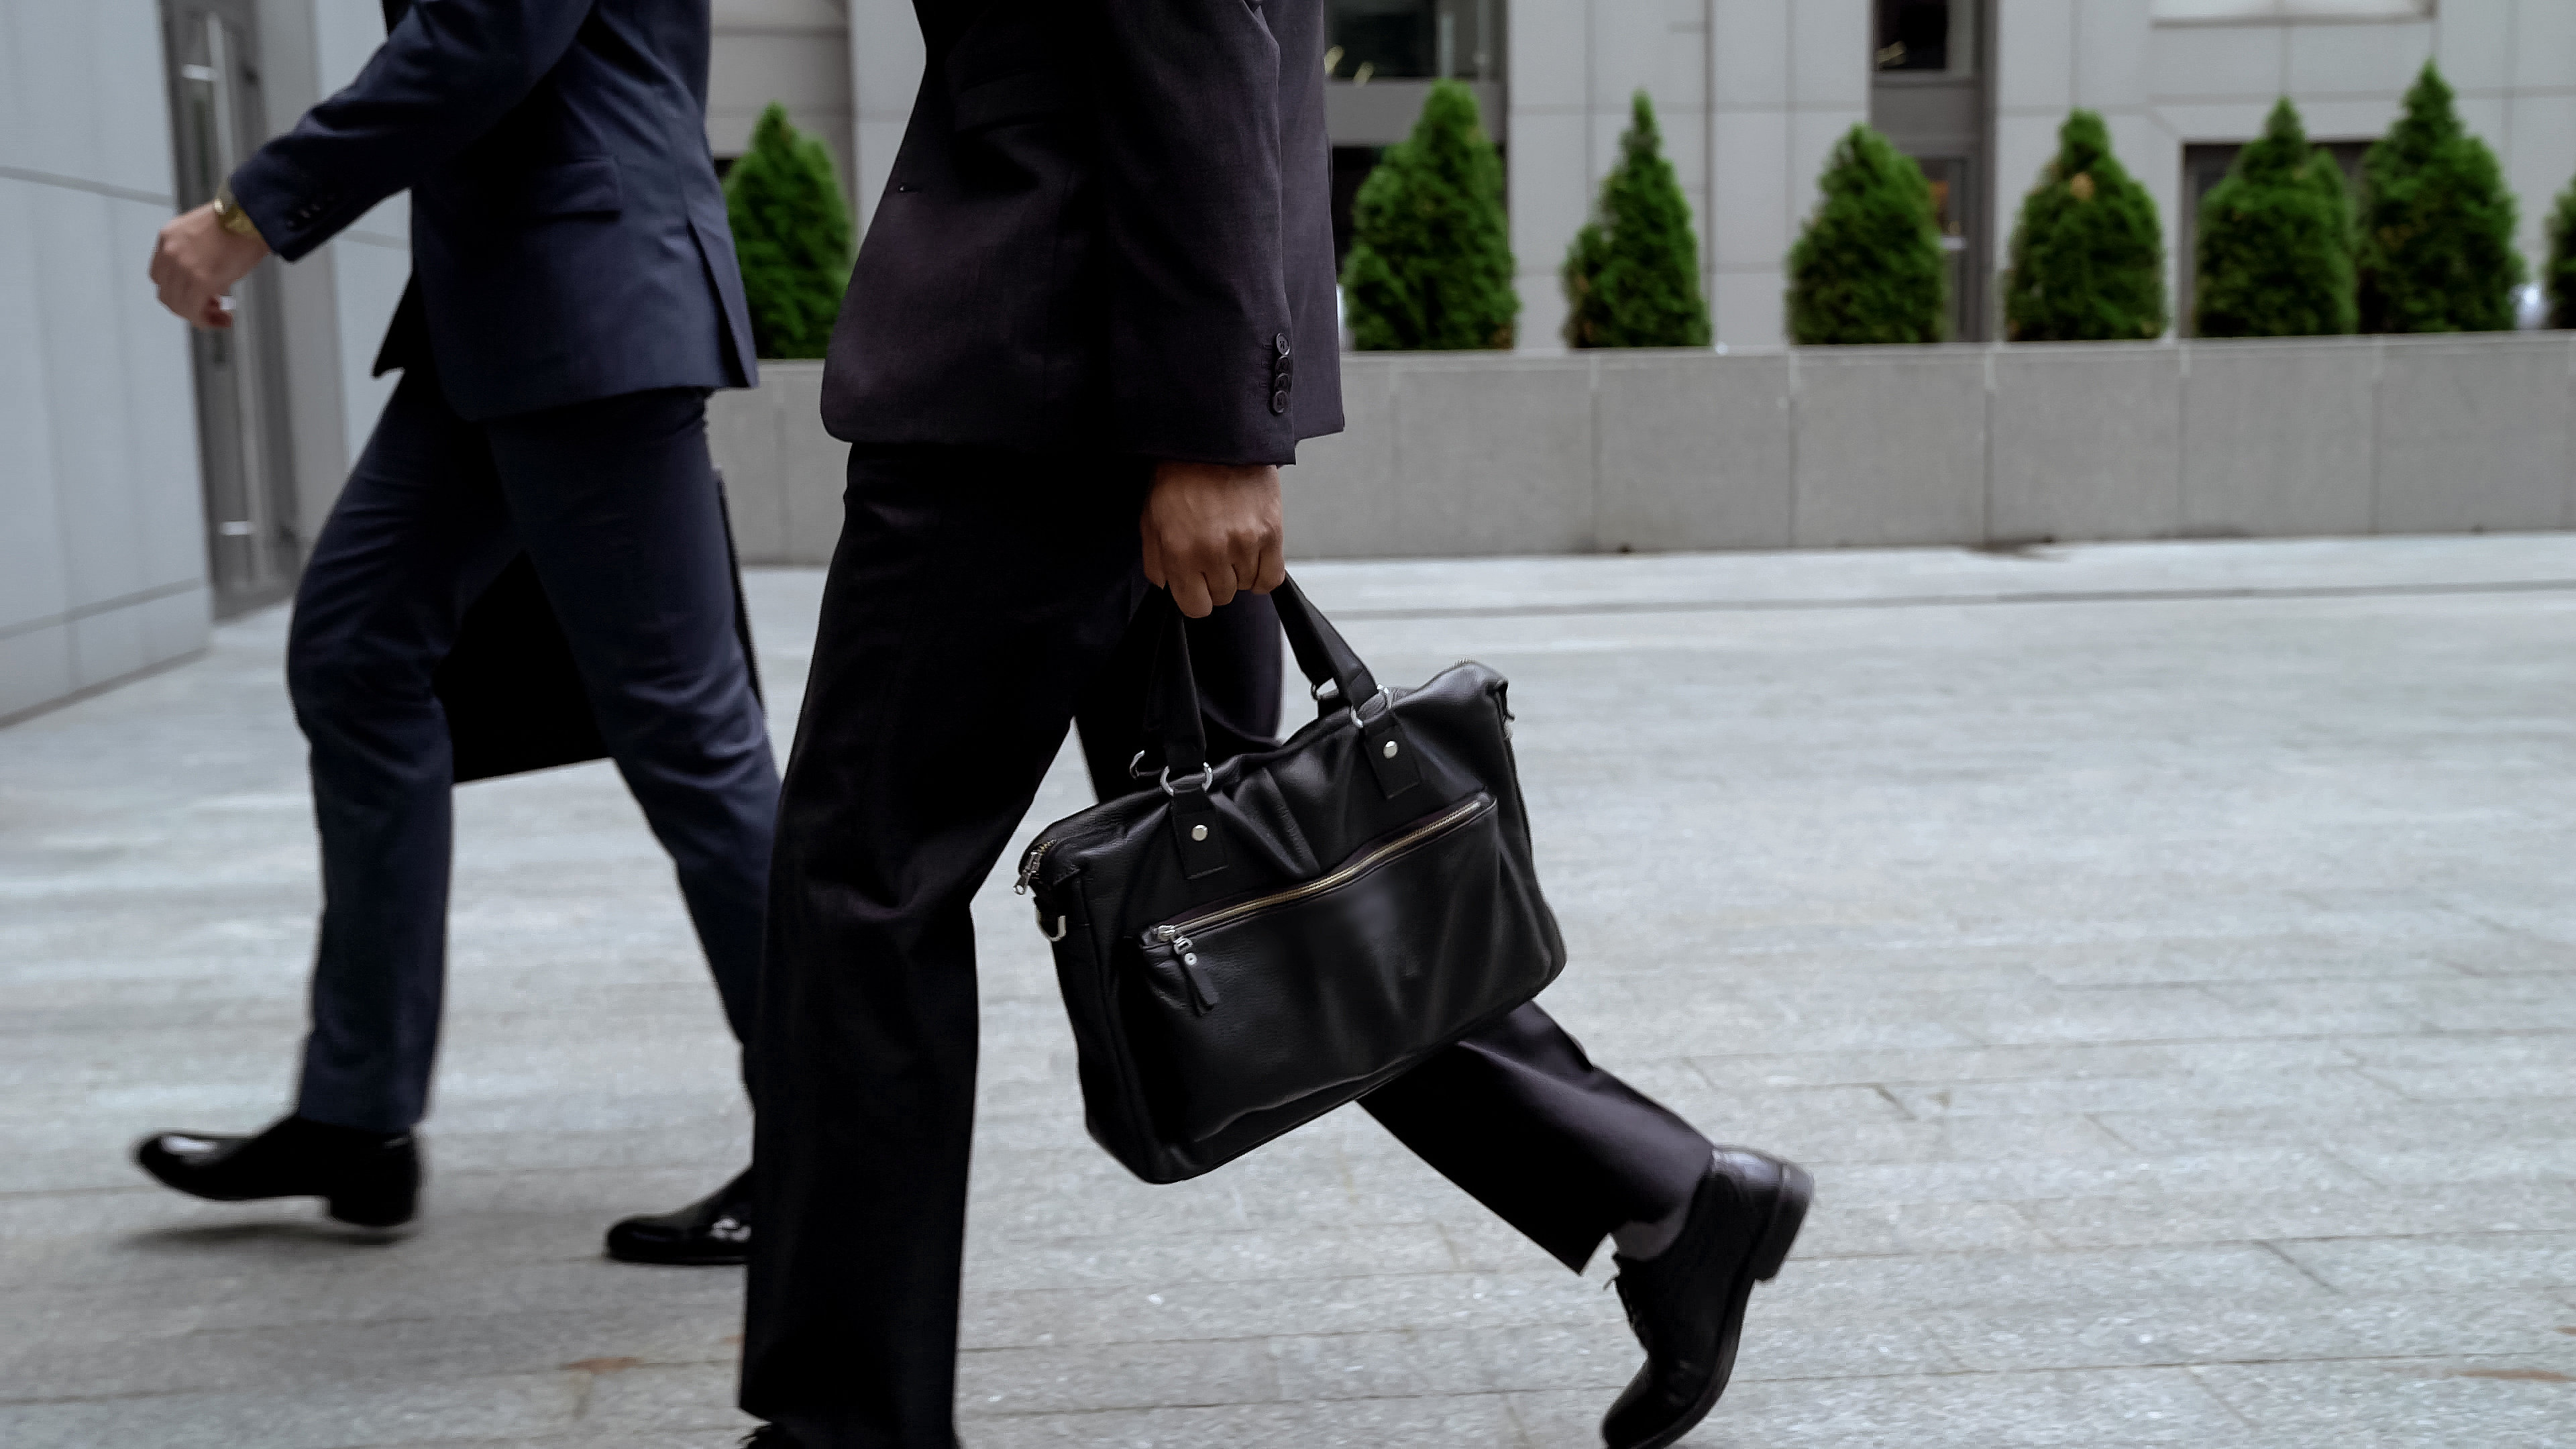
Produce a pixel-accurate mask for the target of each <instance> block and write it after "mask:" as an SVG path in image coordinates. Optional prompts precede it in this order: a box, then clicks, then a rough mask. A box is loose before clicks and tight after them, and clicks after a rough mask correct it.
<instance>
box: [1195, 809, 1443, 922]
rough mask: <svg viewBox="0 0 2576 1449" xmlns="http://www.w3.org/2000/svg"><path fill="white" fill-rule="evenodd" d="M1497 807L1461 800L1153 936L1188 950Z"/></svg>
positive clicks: (1364, 871) (1345, 880)
mask: <svg viewBox="0 0 2576 1449" xmlns="http://www.w3.org/2000/svg"><path fill="white" fill-rule="evenodd" d="M1493 808H1494V797H1493V796H1491V795H1486V794H1481V793H1480V794H1477V795H1474V796H1472V797H1470V798H1468V799H1465V800H1461V801H1459V802H1458V803H1457V804H1455V805H1452V806H1450V807H1449V808H1448V809H1446V810H1443V811H1441V812H1440V813H1439V814H1438V815H1435V816H1433V817H1432V818H1431V819H1429V820H1425V821H1423V822H1422V823H1421V824H1419V825H1416V826H1414V827H1413V828H1412V829H1410V830H1407V831H1405V832H1404V833H1403V834H1401V835H1398V836H1397V837H1395V838H1394V839H1393V840H1390V841H1388V842H1386V843H1385V844H1384V845H1381V846H1379V847H1377V848H1376V849H1375V850H1371V851H1367V852H1365V853H1363V854H1361V855H1360V856H1359V857H1358V858H1356V859H1354V860H1348V861H1345V862H1343V863H1342V864H1341V866H1340V867H1339V868H1337V869H1335V870H1332V871H1330V872H1327V873H1326V874H1323V875H1319V876H1317V877H1315V878H1314V879H1313V880H1310V881H1304V882H1301V883H1299V884H1297V885H1293V886H1290V887H1288V888H1287V889H1286V890H1281V891H1273V892H1271V893H1270V894H1269V895H1266V896H1261V897H1258V898H1256V899H1253V900H1248V901H1238V902H1236V903H1235V904H1233V905H1230V906H1226V907H1224V908H1223V909H1221V910H1214V911H1210V912H1208V913H1207V914H1206V915H1203V916H1192V917H1191V918H1189V919H1188V920H1185V921H1174V922H1172V923H1171V924H1169V925H1162V926H1156V927H1155V928H1154V930H1153V938H1154V939H1155V940H1156V941H1158V942H1164V943H1167V944H1169V945H1171V946H1172V947H1174V948H1175V949H1177V950H1182V951H1186V950H1188V949H1189V948H1190V945H1191V944H1192V943H1191V941H1190V939H1189V938H1190V937H1191V935H1192V934H1194V933H1196V932H1200V931H1212V930H1214V929H1216V928H1217V927H1219V926H1223V925H1230V924H1232V923H1233V922H1236V921H1239V920H1242V919H1243V918H1244V917H1246V916H1249V915H1254V914H1257V913H1259V912H1261V911H1266V910H1270V909H1271V908H1273V907H1275V906H1285V905H1293V904H1295V903H1296V902H1298V901H1302V900H1305V899H1306V898H1307V897H1309V896H1315V895H1321V894H1322V893H1324V892H1325V891H1328V890H1331V889H1333V888H1334V887H1336V886H1340V885H1344V884H1347V883H1348V882H1350V881H1352V880H1355V879H1357V878H1358V877H1360V876H1362V875H1365V874H1367V873H1368V872H1369V871H1371V870H1373V869H1375V868H1376V867H1378V866H1381V865H1384V864H1385V863H1386V862H1388V861H1390V860H1393V859H1395V858H1396V857H1397V856H1399V855H1402V854H1404V853H1406V852H1407V851H1410V850H1413V849H1415V848H1416V847H1419V846H1421V845H1424V844H1426V843H1428V842H1429V841H1430V840H1432V839H1433V838H1434V837H1436V836H1439V835H1443V834H1446V833H1447V832H1449V831H1451V830H1455V829H1457V828H1458V827H1459V826H1461V825H1464V824H1466V823H1467V822H1468V821H1470V820H1473V819H1475V818H1476V817H1477V816H1479V815H1482V814H1483V813H1485V812H1486V811H1488V810H1491V809H1493Z"/></svg>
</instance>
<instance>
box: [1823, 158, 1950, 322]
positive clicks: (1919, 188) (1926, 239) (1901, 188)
mask: <svg viewBox="0 0 2576 1449" xmlns="http://www.w3.org/2000/svg"><path fill="white" fill-rule="evenodd" d="M1817 185H1818V186H1819V187H1820V188H1821V189H1822V190H1823V191H1824V193H1825V199H1824V202H1823V204H1822V205H1820V206H1818V207H1817V208H1816V212H1815V214H1814V215H1813V216H1811V217H1809V218H1808V219H1807V226H1806V230H1805V231H1804V232H1803V233H1802V234H1801V235H1800V236H1799V238H1798V242H1797V245H1796V246H1793V247H1791V248H1790V249H1789V336H1790V338H1791V339H1792V340H1794V341H1797V342H1800V343H1805V344H1809V345H1814V344H1823V343H1856V342H1938V341H1940V340H1941V337H1942V334H1943V332H1944V331H1945V330H1946V324H1947V321H1948V318H1949V306H1950V301H1949V293H1950V278H1949V267H1948V259H1947V258H1946V257H1944V256H1943V255H1942V252H1941V231H1940V226H1939V223H1938V222H1937V221H1936V220H1935V219H1934V215H1933V210H1932V184H1931V183H1930V182H1929V181H1926V180H1925V179H1924V178H1923V168H1922V167H1920V166H1918V165H1916V164H1915V163H1914V160H1913V158H1912V157H1909V156H1907V155H1906V154H1905V153H1904V152H1902V151H1899V150H1897V149H1896V147H1895V146H1893V145H1891V144H1889V142H1888V139H1887V138H1886V137H1885V136H1882V135H1880V134H1879V133H1878V132H1876V131H1873V130H1871V129H1870V128H1869V127H1867V126H1854V127H1852V128H1851V131H1850V133H1849V134H1848V135H1846V136H1844V137H1843V138H1842V140H1840V141H1838V142H1836V143H1835V145H1834V153H1833V157H1832V159H1831V160H1830V161H1828V162H1827V163H1826V166H1825V174H1824V175H1823V176H1822V177H1821V178H1819V180H1818V182H1817Z"/></svg>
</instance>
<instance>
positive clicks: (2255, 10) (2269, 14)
mask: <svg viewBox="0 0 2576 1449" xmlns="http://www.w3.org/2000/svg"><path fill="white" fill-rule="evenodd" d="M2432 13H2433V0H2155V10H2154V14H2155V18H2156V23H2158V24H2160V25H2189V24H2194V23H2201V24H2231V23H2232V24H2243V23H2246V22H2248V21H2253V22H2263V21H2269V22H2272V23H2274V24H2279V23H2282V22H2285V21H2294V20H2421V19H2423V18H2424V17H2426V16H2428V15H2431V14H2432Z"/></svg>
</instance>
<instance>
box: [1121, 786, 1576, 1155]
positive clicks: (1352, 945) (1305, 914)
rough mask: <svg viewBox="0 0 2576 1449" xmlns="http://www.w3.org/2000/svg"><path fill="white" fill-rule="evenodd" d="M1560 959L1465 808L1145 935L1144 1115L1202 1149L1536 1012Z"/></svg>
mask: <svg viewBox="0 0 2576 1449" xmlns="http://www.w3.org/2000/svg"><path fill="white" fill-rule="evenodd" d="M1556 949H1557V948H1556V944H1555V936H1554V934H1553V932H1551V931H1550V930H1549V929H1548V928H1547V916H1546V907H1545V905H1544V904H1542V903H1541V901H1540V898H1539V894H1538V889H1537V886H1536V883H1535V882H1533V881H1531V880H1530V879H1528V877H1527V874H1526V870H1525V868H1524V867H1522V866H1521V865H1520V864H1518V863H1516V862H1515V861H1514V859H1513V858H1512V856H1511V854H1510V852H1509V851H1507V850H1506V849H1505V848H1504V840H1503V829H1502V816H1501V812H1500V811H1498V810H1497V809H1496V808H1495V806H1494V801H1493V798H1492V797H1491V796H1489V795H1484V794H1478V795H1476V796H1473V797H1470V798H1469V799H1467V800H1462V801H1457V802H1454V803H1453V804H1451V805H1449V806H1447V807H1444V808H1443V809H1442V810H1440V811H1438V812H1435V813H1434V814H1432V815H1429V816H1426V817H1424V818H1423V819H1421V820H1419V821H1416V822H1414V823H1413V824H1412V825H1409V826H1407V827H1406V828H1405V829H1404V830H1401V831H1398V832H1396V833H1395V834H1394V836H1392V837H1391V838H1389V839H1387V840H1384V841H1380V842H1378V843H1375V844H1373V845H1371V846H1369V847H1365V848H1363V849H1362V850H1360V851H1359V852H1357V853H1355V854H1354V855H1353V856H1352V858H1351V859H1350V860H1348V861H1345V862H1343V863H1341V864H1340V865H1338V866H1336V867H1335V868H1334V869H1332V870H1329V871H1326V872H1325V873H1324V874H1323V875H1321V876H1319V877H1317V878H1316V879H1315V880H1313V881H1310V882H1307V883H1305V884H1304V885H1300V886H1295V887H1290V888H1288V889H1286V890H1283V891H1279V892H1274V893H1272V894H1271V895H1269V896H1267V897H1264V898H1262V899H1260V900H1256V901H1249V902H1242V903H1238V904H1235V905H1231V906H1226V907H1223V908H1220V909H1218V910H1215V911H1210V912H1203V913H1199V914H1197V915H1195V916H1193V917H1190V918H1185V919H1182V920H1179V921H1175V922H1171V923H1167V924H1166V925H1163V926H1159V927H1156V928H1155V929H1153V930H1151V931H1148V932H1147V933H1146V936H1145V941H1144V968H1145V977H1146V981H1147V983H1148V985H1149V986H1150V987H1151V990H1150V992H1149V993H1148V997H1149V1000H1148V1001H1146V1002H1141V1003H1139V1005H1142V1006H1145V1007H1146V1008H1147V1009H1146V1010H1145V1011H1142V1012H1139V1013H1136V1015H1137V1016H1139V1017H1142V1018H1143V1019H1142V1020H1134V1021H1133V1024H1134V1025H1135V1026H1136V1027H1139V1028H1143V1029H1146V1030H1149V1031H1151V1033H1152V1034H1153V1035H1154V1036H1156V1037H1158V1038H1160V1040H1159V1041H1158V1042H1156V1043H1155V1045H1156V1046H1158V1047H1159V1048H1160V1050H1159V1051H1157V1052H1156V1053H1155V1055H1157V1056H1159V1057H1161V1058H1162V1059H1163V1061H1164V1062H1165V1063H1166V1064H1167V1065H1168V1067H1169V1069H1170V1070H1169V1075H1168V1077H1167V1078H1166V1081H1165V1083H1164V1084H1163V1088H1162V1090H1161V1091H1160V1092H1158V1093H1157V1095H1158V1096H1162V1097H1165V1098H1167V1100H1164V1101H1160V1102H1158V1103H1157V1104H1156V1105H1157V1108H1158V1109H1159V1110H1161V1111H1162V1112H1163V1113H1164V1114H1165V1115H1166V1117H1167V1119H1168V1121H1169V1122H1170V1124H1171V1126H1172V1128H1173V1129H1175V1130H1176V1132H1177V1133H1178V1134H1179V1135H1180V1136H1181V1137H1183V1138H1184V1139H1186V1140H1190V1141H1200V1140H1204V1139H1205V1138H1208V1137H1210V1136H1213V1135H1214V1134H1216V1133H1217V1132H1219V1131H1222V1130H1223V1129H1224V1128H1225V1127H1227V1126H1228V1125H1229V1124H1231V1123H1233V1122H1235V1121H1237V1120H1239V1119H1241V1118H1242V1117H1244V1116H1245V1115H1247V1114H1249V1113H1253V1112H1259V1111H1264V1110H1267V1109H1270V1108H1274V1107H1281V1106H1285V1105H1287V1104H1289V1103H1292V1102H1296V1101H1299V1100H1301V1099H1304V1098H1308V1097H1311V1096H1313V1095H1315V1094H1316V1093H1318V1092H1323V1091H1327V1090H1330V1089H1332V1088H1335V1087H1343V1086H1348V1085H1350V1084H1352V1083H1359V1082H1366V1081H1368V1080H1369V1079H1370V1078H1372V1077H1377V1076H1381V1075H1382V1074H1384V1073H1385V1072H1386V1071H1387V1070H1388V1068H1390V1067H1391V1066H1395V1065H1398V1064H1403V1063H1408V1062H1410V1061H1412V1060H1415V1059H1418V1058H1419V1057H1421V1056H1422V1055H1423V1054H1425V1053H1427V1052H1428V1051H1430V1050H1433V1049H1435V1048H1437V1047H1439V1046H1441V1045H1444V1044H1446V1043H1447V1042H1449V1041H1451V1040H1454V1039H1455V1038H1456V1037H1457V1036H1458V1035H1459V1034H1460V1033H1462V1032H1464V1031H1465V1030H1467V1029H1468V1028H1470V1027H1472V1026H1474V1025H1476V1024H1477V1023H1478V1022H1481V1021H1483V1020H1486V1019H1487V1018H1490V1017H1492V1016H1494V1015H1496V1014H1497V1013H1499V1012H1502V1011H1505V1010H1508V1009H1510V1008H1511V1007H1513V1006H1517V1005H1518V1004H1520V1003H1521V1002H1523V1001H1526V1000H1528V999H1529V998H1530V997H1531V996H1533V995H1535V994H1536V993H1537V992H1538V990H1539V988H1541V987H1543V986H1545V985H1546V984H1547V982H1548V980H1549V979H1550V977H1552V976H1553V975H1554V973H1555V970H1556V966H1557V958H1556ZM1131 1020H1132V1018H1131Z"/></svg>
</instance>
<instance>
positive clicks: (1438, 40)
mask: <svg viewBox="0 0 2576 1449" xmlns="http://www.w3.org/2000/svg"><path fill="white" fill-rule="evenodd" d="M1332 7H1333V8H1332V20H1331V26H1330V33H1329V35H1328V37H1327V39H1326V41H1325V46H1326V49H1325V51H1324V69H1325V72H1326V73H1327V74H1329V75H1331V76H1333V77H1334V78H1335V79H1337V80H1346V81H1353V82H1357V83H1359V84H1362V85H1365V84H1367V83H1368V82H1370V81H1372V80H1430V79H1434V78H1437V77H1441V76H1455V77H1458V78H1460V79H1464V80H1492V79H1493V78H1495V77H1496V76H1497V75H1499V74H1500V73H1501V69H1502V56H1501V55H1500V54H1498V53H1497V51H1498V43H1499V42H1500V40H1501V38H1502V30H1501V12H1502V0H1332Z"/></svg>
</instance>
